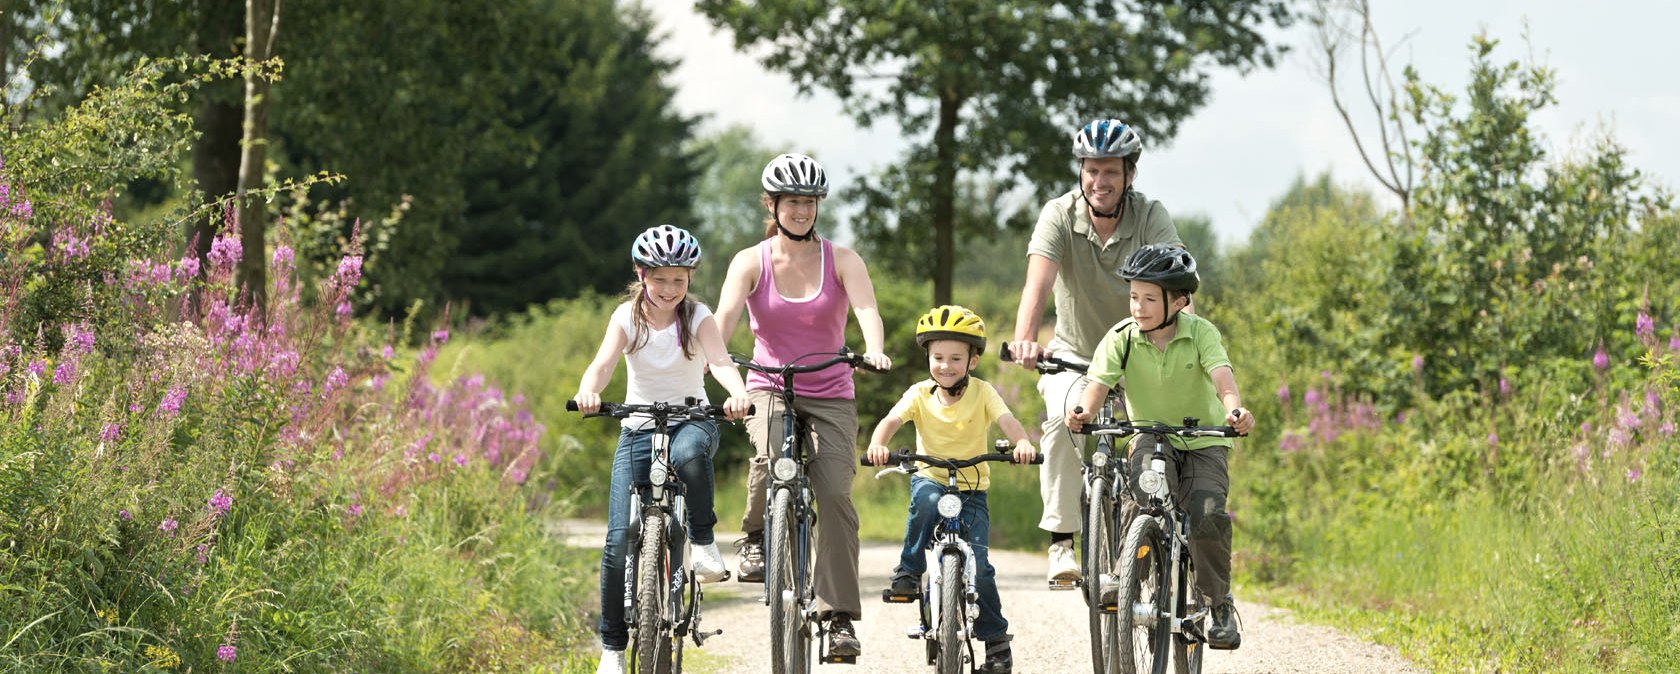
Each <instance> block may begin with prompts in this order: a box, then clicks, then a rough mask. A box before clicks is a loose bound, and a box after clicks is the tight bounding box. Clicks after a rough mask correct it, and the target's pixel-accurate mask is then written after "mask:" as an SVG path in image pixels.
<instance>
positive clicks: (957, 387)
mask: <svg viewBox="0 0 1680 674" xmlns="http://www.w3.org/2000/svg"><path fill="white" fill-rule="evenodd" d="M933 385H934V387H935V388H938V389H939V390H941V391H944V392H945V395H948V396H951V397H952V398H955V397H957V396H960V395H962V394H963V391H966V390H968V373H966V372H964V373H963V376H962V379H958V380H957V383H955V384H952V385H950V386H946V385H944V384H941V383H939V380H938V379H935V380H933ZM929 393H932V391H929Z"/></svg>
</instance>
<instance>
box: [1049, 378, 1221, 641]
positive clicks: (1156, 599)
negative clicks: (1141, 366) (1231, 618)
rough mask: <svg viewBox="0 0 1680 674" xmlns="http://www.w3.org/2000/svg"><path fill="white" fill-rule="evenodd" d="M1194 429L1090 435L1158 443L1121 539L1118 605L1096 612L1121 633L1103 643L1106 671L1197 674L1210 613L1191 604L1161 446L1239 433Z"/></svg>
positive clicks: (1127, 426)
mask: <svg viewBox="0 0 1680 674" xmlns="http://www.w3.org/2000/svg"><path fill="white" fill-rule="evenodd" d="M1076 411H1077V408H1076ZM1198 424H1199V420H1198V419H1195V418H1193V417H1185V418H1184V425H1183V426H1169V425H1166V424H1162V423H1158V422H1130V421H1123V422H1118V423H1116V424H1115V425H1114V426H1113V427H1111V428H1102V429H1092V430H1090V431H1089V432H1090V433H1092V434H1093V435H1097V436H1098V437H1117V438H1127V437H1131V436H1133V435H1140V434H1141V435H1150V436H1154V438H1155V449H1154V454H1153V455H1152V456H1151V457H1150V460H1149V469H1148V470H1144V471H1142V472H1140V473H1139V474H1138V477H1137V485H1138V490H1139V492H1141V493H1142V494H1145V495H1147V496H1148V500H1147V502H1144V503H1139V504H1138V509H1139V510H1138V513H1137V516H1136V517H1134V518H1133V519H1132V523H1131V526H1130V527H1129V528H1128V529H1127V532H1126V540H1125V544H1124V546H1123V547H1122V548H1121V555H1120V559H1121V560H1122V563H1121V564H1120V565H1119V576H1118V578H1117V579H1116V580H1115V582H1116V583H1117V584H1118V585H1117V588H1116V589H1117V592H1116V593H1115V594H1116V601H1115V603H1113V604H1106V605H1102V607H1101V608H1102V610H1103V611H1104V612H1105V613H1108V614H1111V615H1114V616H1115V617H1116V619H1117V622H1119V623H1120V625H1121V627H1122V628H1123V629H1119V630H1116V631H1115V633H1114V634H1113V639H1105V641H1104V643H1103V650H1104V652H1105V654H1106V655H1107V656H1108V658H1107V662H1109V663H1111V666H1110V667H1109V671H1111V672H1120V673H1121V674H1140V673H1142V672H1149V673H1151V674H1165V672H1166V671H1167V664H1168V662H1169V661H1171V662H1172V663H1173V664H1174V665H1175V667H1174V671H1175V672H1177V674H1200V672H1201V671H1202V656H1203V654H1204V653H1205V652H1206V650H1207V649H1206V648H1204V646H1206V645H1207V620H1208V616H1209V614H1210V613H1211V612H1212V610H1213V607H1212V606H1210V605H1206V604H1204V603H1203V602H1202V601H1200V600H1199V599H1197V598H1195V597H1194V596H1193V595H1194V593H1193V592H1192V591H1191V590H1192V589H1193V588H1194V587H1195V579H1196V567H1195V564H1194V563H1193V561H1192V560H1191V558H1190V551H1189V544H1190V530H1189V527H1190V525H1189V517H1188V516H1187V515H1186V514H1185V513H1184V511H1183V510H1182V509H1180V508H1179V504H1178V501H1177V499H1176V498H1175V497H1174V495H1173V493H1172V492H1173V488H1172V485H1171V484H1169V483H1168V481H1167V468H1166V466H1167V456H1166V451H1165V450H1164V447H1166V446H1167V443H1168V442H1170V441H1171V439H1172V438H1175V437H1176V438H1193V437H1220V438H1234V437H1241V435H1242V434H1240V433H1238V432H1237V430H1236V429H1235V428H1232V427H1230V426H1200V425H1198ZM1099 585H1100V583H1099ZM1208 599H1209V600H1210V601H1218V600H1219V599H1220V598H1218V597H1211V598H1208ZM1105 636H1106V635H1105ZM1115 665H1117V666H1115Z"/></svg>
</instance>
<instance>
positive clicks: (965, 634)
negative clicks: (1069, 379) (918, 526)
mask: <svg viewBox="0 0 1680 674" xmlns="http://www.w3.org/2000/svg"><path fill="white" fill-rule="evenodd" d="M994 449H995V453H992V454H981V455H979V456H974V457H970V458H967V459H948V458H943V457H938V456H927V455H924V454H913V453H910V452H903V451H900V452H893V453H892V454H890V455H889V456H888V459H887V461H888V462H890V463H896V464H898V465H896V466H893V467H891V468H886V469H883V470H881V471H880V472H877V473H876V474H875V479H877V480H879V479H881V476H883V475H886V474H888V473H902V474H904V475H910V474H913V473H916V472H917V471H919V470H920V468H919V467H918V466H917V465H916V462H918V461H919V462H922V463H925V464H927V465H929V466H933V467H935V468H944V469H946V470H947V471H949V473H948V476H947V479H946V482H945V493H944V494H943V495H941V496H940V497H939V501H938V503H937V505H936V506H935V507H936V508H937V510H938V512H939V519H938V520H936V521H935V524H934V532H933V538H932V539H931V540H930V541H929V542H928V549H929V550H932V551H933V552H934V557H935V558H936V559H938V560H939V574H938V575H937V576H934V577H932V578H927V577H924V578H923V580H922V590H921V594H919V595H917V596H910V595H901V594H893V591H892V589H891V588H888V589H885V590H882V591H881V600H882V601H884V602H887V603H889V604H907V603H910V602H912V601H914V602H916V603H917V604H918V607H919V608H920V609H921V623H920V624H919V625H917V626H916V627H912V628H910V631H909V634H908V636H909V637H910V638H912V639H923V640H925V641H926V642H927V663H928V664H930V665H933V666H934V668H935V670H936V671H938V672H939V674H960V673H962V672H972V671H974V668H975V667H977V666H978V665H979V663H980V660H981V659H980V658H977V657H975V653H974V643H973V641H972V640H971V637H973V634H972V633H971V632H970V629H969V621H971V620H973V619H974V618H975V616H976V615H978V613H979V610H980V608H979V607H980V597H979V593H978V588H979V586H978V585H976V584H975V573H976V568H975V558H974V549H973V548H972V547H970V546H969V544H968V530H967V527H965V526H964V525H963V522H962V511H963V506H964V505H965V501H966V500H967V498H968V497H967V496H965V495H964V494H963V492H962V491H961V490H959V489H958V488H957V476H958V474H959V472H960V471H961V470H962V469H964V468H972V467H974V466H978V465H980V464H982V463H985V462H987V461H1000V462H1004V463H1013V462H1014V461H1015V457H1014V455H1012V454H1009V453H1008V451H1009V441H1007V440H1000V441H998V444H997V446H996V447H995V448H994ZM859 461H860V462H861V463H862V464H863V465H865V466H870V465H873V464H871V463H869V458H868V457H861V458H860V459H859ZM1032 463H1034V464H1041V463H1044V455H1042V454H1040V455H1038V456H1035V457H1033V461H1032ZM964 663H966V664H967V666H964Z"/></svg>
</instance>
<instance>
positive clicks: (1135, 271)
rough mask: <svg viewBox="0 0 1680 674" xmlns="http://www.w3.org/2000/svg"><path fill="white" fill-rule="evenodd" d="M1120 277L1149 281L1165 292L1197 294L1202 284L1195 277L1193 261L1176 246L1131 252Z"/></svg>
mask: <svg viewBox="0 0 1680 674" xmlns="http://www.w3.org/2000/svg"><path fill="white" fill-rule="evenodd" d="M1120 278H1123V279H1125V280H1127V281H1148V282H1150V283H1153V284H1155V285H1158V286H1161V287H1162V288H1164V289H1166V290H1179V291H1183V292H1187V293H1193V292H1196V290H1197V289H1198V288H1200V287H1201V285H1202V279H1201V277H1199V276H1197V275H1196V258H1194V257H1191V255H1190V251H1187V250H1185V249H1183V248H1179V247H1178V246H1170V245H1167V244H1161V243H1152V244H1149V245H1147V246H1144V247H1142V248H1139V249H1137V250H1136V251H1133V252H1132V254H1131V256H1130V257H1127V258H1126V263H1125V264H1123V265H1120Z"/></svg>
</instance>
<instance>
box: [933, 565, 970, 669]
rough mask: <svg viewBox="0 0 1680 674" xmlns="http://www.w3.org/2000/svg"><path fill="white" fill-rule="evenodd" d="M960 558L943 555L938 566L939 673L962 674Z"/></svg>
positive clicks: (961, 569)
mask: <svg viewBox="0 0 1680 674" xmlns="http://www.w3.org/2000/svg"><path fill="white" fill-rule="evenodd" d="M962 573H963V559H962V556H961V555H958V554H955V553H946V554H944V555H941V556H940V563H939V663H938V665H939V668H938V671H939V674H963V673H965V672H967V671H968V669H967V668H966V667H964V666H963V661H962V646H963V638H962V619H963V616H962V610H963V606H962V592H963V577H962Z"/></svg>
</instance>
